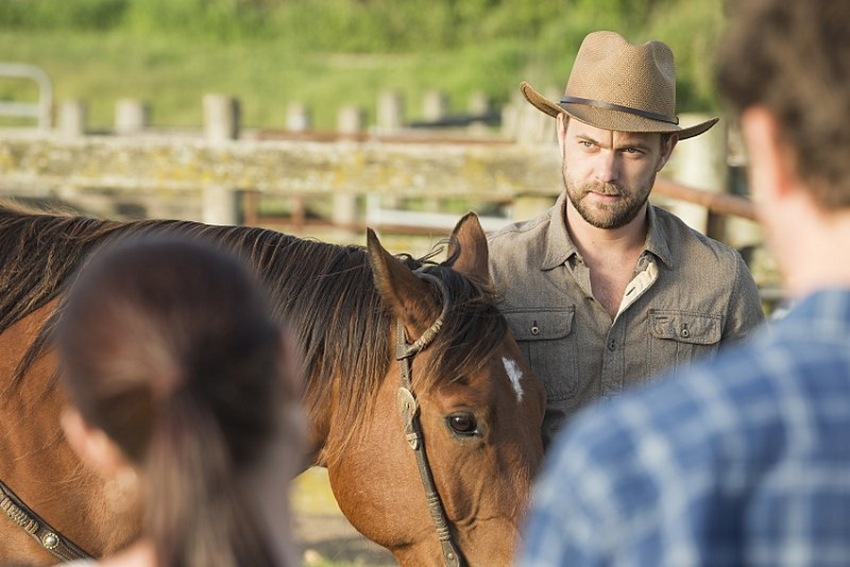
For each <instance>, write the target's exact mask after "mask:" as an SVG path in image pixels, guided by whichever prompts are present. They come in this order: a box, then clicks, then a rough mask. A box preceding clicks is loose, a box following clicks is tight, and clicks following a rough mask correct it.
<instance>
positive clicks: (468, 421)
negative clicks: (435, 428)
mask: <svg viewBox="0 0 850 567" xmlns="http://www.w3.org/2000/svg"><path fill="white" fill-rule="evenodd" d="M447 421H448V423H449V427H451V429H452V432H453V433H457V434H458V435H462V436H464V437H472V436H473V435H476V434H477V433H478V421H476V419H475V416H474V415H472V414H471V413H458V414H454V415H450V416H449V417H448V418H447Z"/></svg>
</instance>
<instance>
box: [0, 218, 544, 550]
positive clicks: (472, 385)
mask: <svg viewBox="0 0 850 567" xmlns="http://www.w3.org/2000/svg"><path fill="white" fill-rule="evenodd" d="M152 232H160V233H169V234H183V235H187V237H196V238H201V239H205V240H206V241H209V242H212V243H215V244H216V245H218V246H221V247H223V248H225V249H228V250H230V251H233V252H235V253H236V254H237V255H239V256H240V257H242V258H243V259H244V260H245V261H246V262H248V263H249V265H251V266H253V267H254V268H255V269H256V271H257V273H258V274H259V275H260V277H261V278H262V280H263V281H264V282H265V284H266V285H267V286H268V288H269V289H270V291H271V295H272V297H273V308H274V310H275V314H276V316H279V317H280V318H281V319H283V320H285V321H286V322H287V324H288V326H289V327H290V328H291V329H292V330H294V331H295V333H296V334H297V336H298V339H299V342H300V347H301V350H302V352H303V354H304V357H305V376H306V381H305V389H304V395H303V403H304V408H305V412H306V414H307V416H308V419H309V423H308V432H309V438H310V442H311V450H312V451H311V454H310V455H308V456H307V457H306V458H305V467H306V465H309V464H315V465H319V466H324V467H327V469H328V474H329V478H330V482H331V487H332V489H333V491H334V494H335V496H336V498H337V501H338V503H339V505H340V507H341V509H342V510H343V512H344V513H345V515H346V516H347V518H348V519H349V521H350V522H351V523H352V524H353V525H354V527H356V528H357V529H358V530H359V531H360V532H362V533H363V534H364V535H365V536H366V537H367V538H369V539H371V540H373V541H375V542H377V543H378V544H380V545H382V546H384V547H386V548H388V549H389V550H390V551H391V552H392V553H393V554H394V556H395V557H396V559H397V560H398V561H399V563H401V564H402V565H416V566H427V565H443V564H444V563H445V564H459V565H462V564H464V563H463V562H462V561H463V560H465V564H467V565H487V566H493V565H506V564H508V563H510V560H511V556H512V554H513V551H514V549H515V546H516V544H517V543H518V542H517V537H518V531H519V524H520V522H521V520H522V515H523V511H524V508H525V505H526V501H527V496H528V490H529V487H530V483H531V481H532V477H533V475H534V474H535V472H536V470H537V467H538V465H539V464H540V461H541V459H542V455H543V448H542V443H541V438H540V426H541V422H542V416H543V406H544V394H543V390H542V386H541V384H540V383H539V381H538V380H537V378H536V377H535V376H534V375H533V374H532V373H531V371H530V370H529V368H528V367H527V365H526V364H525V362H524V361H523V358H522V355H521V354H520V351H519V349H518V348H517V345H516V344H515V343H514V341H513V340H512V339H511V337H510V335H509V333H508V332H507V325H506V322H505V320H504V318H503V317H502V316H501V315H500V313H499V312H498V310H497V308H496V304H495V296H494V293H493V290H492V289H491V286H490V280H489V275H488V268H487V254H488V251H487V243H486V240H485V236H484V233H483V231H482V230H481V226H480V224H479V223H478V220H477V217H475V215H473V214H469V215H466V216H465V217H464V218H462V219H461V220H460V222H459V223H458V225H457V227H456V228H455V230H454V232H453V233H452V236H451V238H450V240H449V245H448V254H447V259H446V261H445V262H443V263H441V264H437V263H434V262H429V261H427V259H425V260H421V261H418V260H414V259H412V258H411V257H410V256H408V255H399V256H393V255H391V254H389V253H388V252H387V251H386V250H385V249H384V248H383V247H382V246H381V244H380V242H379V241H378V239H377V238H376V237H375V235H374V233H373V232H372V231H368V238H367V246H366V247H358V246H338V245H332V244H326V243H321V242H315V241H309V240H303V239H299V238H296V237H293V236H290V235H285V234H281V233H278V232H274V231H269V230H264V229H259V228H250V227H242V226H210V225H204V224H200V223H193V222H187V221H176V220H144V221H134V222H119V221H112V220H99V219H92V218H86V217H81V216H75V215H70V214H68V215H66V214H56V213H49V214H48V213H35V212H33V211H27V210H24V209H22V208H20V207H15V206H10V205H8V204H7V205H5V206H2V207H0V481H2V482H4V483H5V484H6V485H7V486H8V488H10V489H11V490H12V491H14V493H16V494H17V496H18V497H19V499H20V500H21V501H23V502H24V503H26V504H27V505H28V506H29V508H31V509H32V510H33V511H34V512H35V513H36V514H38V515H39V516H41V518H42V519H43V520H44V521H45V522H47V524H49V525H50V526H52V528H53V529H55V530H56V531H58V532H60V533H61V534H62V535H63V536H65V537H67V538H68V540H70V541H72V542H74V543H76V544H77V545H78V546H79V547H80V548H82V549H83V550H85V551H87V552H88V553H90V554H91V555H94V556H101V555H104V554H109V553H111V552H113V551H115V550H117V549H119V548H121V547H122V546H124V545H125V544H127V543H128V542H129V541H131V540H132V539H134V538H135V537H136V536H137V533H138V529H139V525H138V521H136V519H135V518H137V517H138V511H136V510H130V511H124V512H122V511H120V510H118V509H117V507H116V506H115V505H114V504H113V500H114V498H110V495H109V493H108V492H109V491H108V490H107V487H106V486H105V485H104V483H103V482H102V481H101V480H100V479H98V478H97V477H96V476H94V475H93V474H92V473H91V472H89V471H88V470H87V469H85V468H84V467H83V466H82V465H81V464H80V462H79V461H78V460H77V459H76V457H75V456H74V454H73V453H72V451H71V449H70V447H69V446H68V445H67V443H66V442H65V440H64V438H63V436H62V434H61V432H60V427H59V421H58V418H59V414H60V409H61V407H62V405H63V403H64V401H65V400H64V398H63V393H62V392H61V389H60V388H58V387H57V381H56V368H55V357H54V355H53V352H52V349H51V346H50V330H51V327H52V325H53V324H54V323H55V321H56V320H57V318H58V316H59V314H60V313H61V309H62V298H63V295H64V293H65V292H66V290H67V289H68V286H69V285H70V283H71V282H72V281H73V278H74V274H75V273H78V270H80V269H85V263H86V260H87V258H88V257H89V255H90V254H91V253H93V252H95V251H96V249H97V248H98V247H100V246H103V245H106V244H108V243H110V242H114V241H116V240H117V239H121V238H128V237H133V236H136V235H141V234H146V233H152ZM397 338H400V345H399V346H398V347H397V346H396V341H397ZM411 343H413V344H411ZM428 343H430V344H428ZM397 353H399V354H397ZM397 359H398V360H397ZM408 363H412V364H410V366H409V369H410V372H409V377H410V382H409V387H408V388H407V389H405V391H408V390H409V391H411V392H412V395H408V394H404V392H402V394H404V395H399V391H400V384H401V383H402V378H401V375H402V374H403V373H404V372H403V371H404V370H405V367H406V366H407V364H408ZM414 398H415V401H414ZM399 399H403V400H404V401H405V403H403V404H399V401H398V400H399ZM400 405H401V406H402V407H405V408H406V411H404V412H402V411H400V409H399V407H400ZM402 413H404V414H405V415H404V417H403V416H402ZM406 434H407V435H406ZM412 446H417V447H418V448H419V449H420V450H419V451H418V452H416V451H411V447H412ZM424 448H427V452H424V451H423V450H422V449H424ZM417 456H418V457H422V462H423V463H425V464H424V465H421V464H417ZM423 478H424V479H425V483H426V484H425V485H423ZM429 478H430V479H431V480H432V482H433V485H432V486H433V489H432V490H429V488H428V485H427V481H428V479H429ZM282 481H286V480H285V479H282ZM426 494H429V496H428V497H427V498H426ZM0 500H2V502H0V508H2V509H3V510H4V511H6V512H7V515H9V516H10V517H6V515H3V514H0V562H2V561H29V562H38V563H39V564H50V563H52V562H55V561H56V559H55V558H54V557H52V556H51V554H50V553H48V552H47V551H46V550H45V549H44V547H43V546H42V545H40V544H39V542H38V541H36V539H35V538H34V537H32V536H31V535H30V534H28V533H26V532H25V531H24V530H23V529H21V527H19V525H16V522H15V521H14V520H15V519H16V518H14V516H15V511H16V510H17V508H16V507H15V506H9V499H8V498H7V499H4V498H3V495H2V494H0ZM429 502H430V503H431V504H432V507H431V508H429ZM434 505H436V507H434ZM440 505H442V507H440ZM10 510H11V511H10ZM441 519H442V520H445V524H444V525H442V527H441ZM17 522H18V523H24V522H23V521H22V520H21V518H20V517H18V518H17ZM435 525H436V529H435ZM281 529H286V527H284V526H281ZM447 546H448V549H449V551H448V552H447V551H446V548H447ZM457 552H459V553H460V555H461V558H457V557H455V556H454V554H455V553H457Z"/></svg>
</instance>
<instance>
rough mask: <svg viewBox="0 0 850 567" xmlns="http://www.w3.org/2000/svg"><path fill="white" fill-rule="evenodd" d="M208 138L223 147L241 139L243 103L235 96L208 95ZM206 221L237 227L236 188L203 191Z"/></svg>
mask: <svg viewBox="0 0 850 567" xmlns="http://www.w3.org/2000/svg"><path fill="white" fill-rule="evenodd" d="M203 103H204V135H205V137H206V139H207V141H208V142H209V143H211V144H222V143H227V142H230V141H233V140H236V139H237V138H238V137H239V126H240V125H239V101H238V100H236V99H235V98H233V97H230V96H226V95H220V94H208V95H205V96H204V99H203ZM202 210H203V213H202V214H203V219H202V220H203V222H205V223H209V224H236V222H237V221H238V216H239V214H238V199H237V195H236V191H235V190H234V188H232V187H226V186H223V185H207V186H205V187H204V190H203V203H202Z"/></svg>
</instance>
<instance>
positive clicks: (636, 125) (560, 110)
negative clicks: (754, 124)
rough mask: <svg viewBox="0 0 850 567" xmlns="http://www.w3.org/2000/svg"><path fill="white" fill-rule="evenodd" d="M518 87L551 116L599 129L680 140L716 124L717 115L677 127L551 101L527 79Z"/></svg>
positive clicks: (616, 112) (603, 110)
mask: <svg viewBox="0 0 850 567" xmlns="http://www.w3.org/2000/svg"><path fill="white" fill-rule="evenodd" d="M519 90H520V91H521V92H522V94H523V96H524V97H525V99H526V100H527V101H528V102H530V103H531V104H532V105H533V106H534V107H535V108H537V109H538V110H539V111H541V112H543V113H546V114H548V115H549V116H551V117H553V118H554V117H557V116H558V114H566V115H567V116H570V117H572V118H575V119H576V120H578V121H580V122H584V123H585V124H590V125H591V126H595V127H596V128H602V129H603V130H612V131H616V132H647V133H656V132H657V133H662V134H668V133H669V134H676V135H677V137H678V138H679V139H680V140H684V139H686V138H692V137H694V136H698V135H700V134H702V133H703V132H705V131H706V130H708V129H709V128H711V127H712V126H714V125H715V124H717V121H718V120H720V119H719V118H711V119H709V120H706V121H705V122H700V123H699V124H694V125H692V126H688V127H687V128H681V127H680V126H678V125H677V124H670V123H669V122H661V121H659V120H652V119H650V118H645V117H643V116H638V115H636V114H631V113H629V112H622V111H619V110H610V109H607V108H597V107H594V106H588V105H585V104H576V103H563V104H557V103H555V102H552V101H551V100H549V99H548V98H546V97H545V96H543V95H542V94H540V93H539V92H537V91H536V90H534V87H532V86H531V85H530V84H528V83H527V82H525V81H523V82H522V83H520V85H519Z"/></svg>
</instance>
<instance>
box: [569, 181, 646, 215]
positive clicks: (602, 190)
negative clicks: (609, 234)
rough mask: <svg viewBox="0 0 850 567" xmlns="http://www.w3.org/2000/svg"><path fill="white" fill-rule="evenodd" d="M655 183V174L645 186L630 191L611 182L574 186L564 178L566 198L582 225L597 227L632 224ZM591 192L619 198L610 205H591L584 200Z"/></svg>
mask: <svg viewBox="0 0 850 567" xmlns="http://www.w3.org/2000/svg"><path fill="white" fill-rule="evenodd" d="M654 184H655V175H653V176H652V178H651V179H649V180H648V184H647V185H643V186H640V187H637V188H635V189H633V190H631V191H630V190H628V189H624V188H623V187H621V186H619V185H616V184H614V183H596V182H592V181H588V182H586V183H583V184H581V185H579V186H576V185H574V184H573V183H571V182H570V181H569V179H568V178H567V176H566V175H564V186H565V187H566V189H567V197H568V198H569V199H570V202H571V203H572V204H573V207H575V209H576V210H577V211H578V213H579V214H580V215H581V218H583V219H584V220H585V222H587V223H588V224H590V225H591V226H595V227H596V228H620V227H622V226H625V225H627V224H629V223H630V222H632V221H633V220H634V219H635V217H636V216H637V214H638V213H639V212H640V210H641V209H642V208H643V206H644V204H645V203H646V201H647V199H649V192H650V191H651V190H652V186H653V185H654ZM591 192H593V193H598V194H601V195H619V197H620V198H619V199H618V200H617V201H616V202H614V203H611V204H599V203H594V204H591V203H589V202H588V201H587V199H585V197H587V195H588V194H589V193H591Z"/></svg>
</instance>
